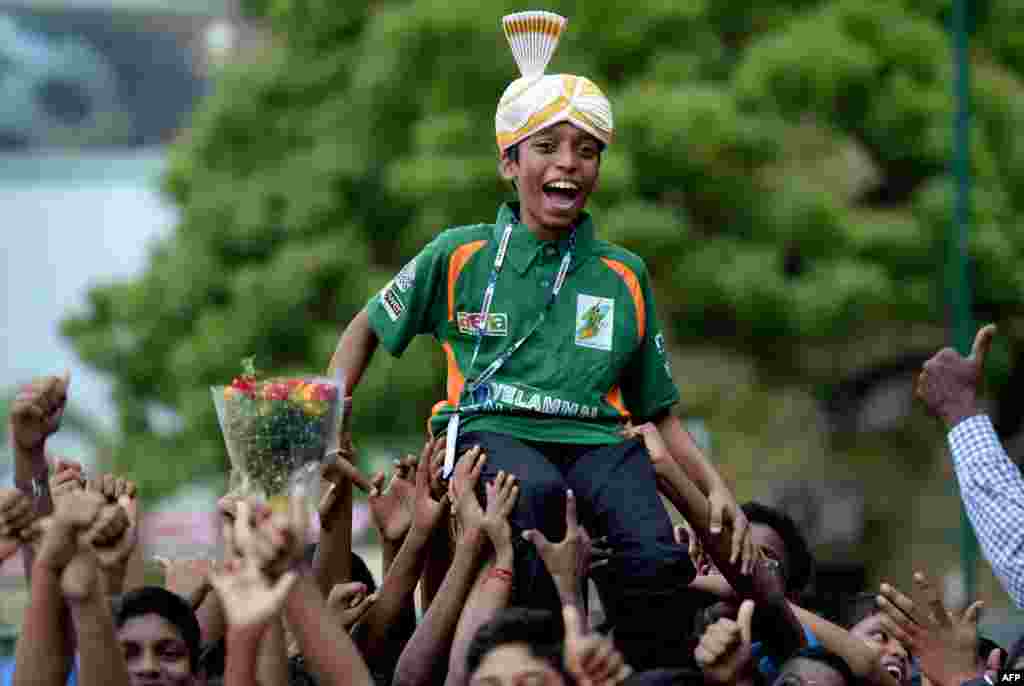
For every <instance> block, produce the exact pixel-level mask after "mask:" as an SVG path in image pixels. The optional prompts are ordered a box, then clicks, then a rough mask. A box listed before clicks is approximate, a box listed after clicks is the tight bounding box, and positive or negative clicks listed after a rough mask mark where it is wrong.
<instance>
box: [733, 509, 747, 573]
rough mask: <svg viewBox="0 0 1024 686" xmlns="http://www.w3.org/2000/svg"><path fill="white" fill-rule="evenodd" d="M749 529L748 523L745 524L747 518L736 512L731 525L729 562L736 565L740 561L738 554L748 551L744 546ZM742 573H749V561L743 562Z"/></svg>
mask: <svg viewBox="0 0 1024 686" xmlns="http://www.w3.org/2000/svg"><path fill="white" fill-rule="evenodd" d="M749 528H750V523H749V522H747V518H746V517H745V516H744V515H743V514H742V512H737V513H736V517H735V518H734V521H733V523H732V555H730V556H729V562H730V563H732V564H736V562H737V561H738V560H739V559H740V553H745V552H747V550H748V549H749V547H748V546H747V545H746V543H747V542H748V541H747V530H748V529H749ZM743 563H744V564H743V571H744V572H745V573H748V574H749V573H750V572H749V561H748V560H747V559H744V560H743Z"/></svg>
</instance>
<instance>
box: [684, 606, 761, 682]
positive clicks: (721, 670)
mask: <svg viewBox="0 0 1024 686" xmlns="http://www.w3.org/2000/svg"><path fill="white" fill-rule="evenodd" d="M753 618H754V601H752V600H744V601H743V603H742V604H741V605H740V609H739V613H738V615H737V617H736V621H733V620H731V619H728V618H722V619H719V620H718V621H717V622H715V623H714V624H712V625H711V626H709V627H708V628H707V630H706V631H705V632H704V634H703V635H702V636H701V637H700V643H699V644H698V645H697V648H696V649H695V650H694V651H693V657H694V658H695V659H696V660H697V665H698V666H699V667H700V668H701V670H702V671H703V672H704V679H705V681H706V682H708V683H711V684H720V685H721V686H732V685H733V684H735V683H737V682H738V681H739V680H740V679H742V678H743V677H745V676H747V675H748V673H749V671H750V669H751V668H752V666H753V661H752V657H753V650H752V648H751V643H752V638H751V624H752V622H753Z"/></svg>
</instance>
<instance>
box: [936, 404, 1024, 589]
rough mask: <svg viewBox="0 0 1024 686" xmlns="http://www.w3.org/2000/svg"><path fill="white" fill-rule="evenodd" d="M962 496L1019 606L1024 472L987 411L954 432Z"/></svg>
mask: <svg viewBox="0 0 1024 686" xmlns="http://www.w3.org/2000/svg"><path fill="white" fill-rule="evenodd" d="M949 447H950V450H951V451H952V453H953V466H954V468H955V469H956V476H957V480H958V481H959V482H960V497H961V498H962V499H963V502H964V509H965V510H966V511H967V517H968V518H969V519H970V520H971V524H972V525H973V526H974V531H975V533H976V534H977V536H978V543H979V544H980V546H981V550H982V552H983V553H984V554H985V557H986V558H988V561H989V564H991V565H992V569H993V570H994V571H995V573H996V577H998V578H999V580H1000V582H1002V584H1003V587H1004V588H1005V589H1006V592H1007V593H1009V594H1010V597H1011V598H1013V602H1014V603H1015V604H1016V605H1017V607H1024V478H1022V477H1021V473H1020V469H1019V468H1018V467H1017V465H1016V464H1015V463H1014V462H1013V461H1012V460H1011V459H1010V456H1009V455H1007V454H1006V451H1005V450H1004V449H1003V446H1002V444H1001V443H1000V442H999V437H998V436H996V432H995V429H994V428H993V427H992V421H991V420H990V419H989V418H988V416H987V415H976V416H974V417H969V418H967V419H965V420H963V421H961V422H960V423H959V424H957V425H956V426H955V427H953V430H952V431H950V432H949Z"/></svg>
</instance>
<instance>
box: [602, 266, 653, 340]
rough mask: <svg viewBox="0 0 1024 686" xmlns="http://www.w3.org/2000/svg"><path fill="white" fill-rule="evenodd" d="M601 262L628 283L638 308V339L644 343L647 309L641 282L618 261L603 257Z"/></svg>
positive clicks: (627, 285)
mask: <svg viewBox="0 0 1024 686" xmlns="http://www.w3.org/2000/svg"><path fill="white" fill-rule="evenodd" d="M601 261H602V262H604V263H605V265H607V266H608V268H609V269H611V270H612V271H613V272H615V273H616V274H618V275H619V276H620V277H621V278H622V280H623V281H624V282H625V283H626V289H627V290H629V294H630V295H631V296H632V297H633V305H635V306H636V331H637V338H639V339H640V340H641V341H642V340H643V339H644V335H645V334H646V333H647V309H646V304H645V303H644V292H643V291H642V290H641V289H640V280H639V279H637V278H636V274H634V273H633V270H632V269H630V268H629V267H627V266H626V265H624V264H623V263H621V262H619V261H618V260H613V259H610V258H607V257H602V258H601Z"/></svg>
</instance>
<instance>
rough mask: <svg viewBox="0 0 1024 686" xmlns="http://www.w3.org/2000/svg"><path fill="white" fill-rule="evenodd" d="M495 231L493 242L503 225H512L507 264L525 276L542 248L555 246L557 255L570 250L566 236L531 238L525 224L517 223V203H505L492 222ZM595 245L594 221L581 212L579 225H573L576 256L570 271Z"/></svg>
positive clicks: (498, 239) (503, 227)
mask: <svg viewBox="0 0 1024 686" xmlns="http://www.w3.org/2000/svg"><path fill="white" fill-rule="evenodd" d="M495 224H496V226H497V230H496V231H495V240H496V241H500V240H501V234H502V232H503V231H504V230H505V225H506V224H512V225H513V228H512V238H511V239H510V240H509V244H508V256H507V259H508V261H509V262H510V263H511V264H512V266H513V267H515V269H516V271H517V272H519V273H520V274H525V273H526V271H527V270H528V269H529V268H530V265H531V264H533V260H534V259H535V258H536V257H537V255H539V254H540V251H541V250H542V249H543V248H544V246H546V245H549V244H552V243H554V244H555V245H556V246H557V248H558V256H559V257H562V256H563V255H565V251H566V250H568V249H569V235H568V233H566V235H565V238H562V239H559V240H558V241H542V240H539V239H538V238H537V237H536V236H534V235H533V232H532V231H530V229H529V227H528V226H526V224H521V223H520V222H519V203H518V202H509V203H505V204H504V205H502V206H501V208H500V209H499V210H498V219H497V220H496V221H495ZM593 242H594V222H593V220H592V219H591V217H590V214H588V213H587V212H581V213H580V219H579V223H577V225H576V256H575V257H574V258H573V261H572V265H571V266H570V267H569V271H570V272H572V271H575V269H576V267H577V266H579V265H580V264H582V263H583V261H584V258H585V257H586V256H587V255H589V254H590V252H591V248H592V244H593Z"/></svg>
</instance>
